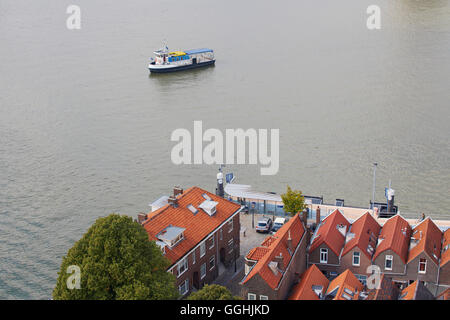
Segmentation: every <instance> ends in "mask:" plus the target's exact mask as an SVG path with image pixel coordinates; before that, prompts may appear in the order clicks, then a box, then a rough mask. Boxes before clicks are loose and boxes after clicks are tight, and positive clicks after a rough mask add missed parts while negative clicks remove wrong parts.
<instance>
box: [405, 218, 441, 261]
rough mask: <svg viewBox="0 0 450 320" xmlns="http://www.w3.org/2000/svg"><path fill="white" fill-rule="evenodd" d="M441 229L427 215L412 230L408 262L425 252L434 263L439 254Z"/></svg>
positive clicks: (437, 259)
mask: <svg viewBox="0 0 450 320" xmlns="http://www.w3.org/2000/svg"><path fill="white" fill-rule="evenodd" d="M441 241H442V231H441V230H440V229H439V228H438V226H436V224H435V223H434V222H433V220H431V219H430V218H429V217H428V218H426V219H425V220H423V221H422V222H421V223H419V224H418V225H417V226H415V227H414V229H413V230H412V235H411V243H410V249H409V256H408V263H409V262H411V261H412V260H414V259H415V258H416V257H417V256H418V255H419V254H421V253H422V252H425V253H426V254H427V255H428V256H429V257H430V258H431V259H432V260H433V261H434V263H435V264H436V265H439V259H440V256H441Z"/></svg>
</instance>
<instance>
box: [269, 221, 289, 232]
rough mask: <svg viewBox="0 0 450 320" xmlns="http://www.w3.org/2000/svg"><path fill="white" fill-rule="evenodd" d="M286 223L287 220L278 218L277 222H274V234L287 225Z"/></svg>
mask: <svg viewBox="0 0 450 320" xmlns="http://www.w3.org/2000/svg"><path fill="white" fill-rule="evenodd" d="M285 223H286V218H281V217H278V218H276V219H275V221H274V222H273V227H272V232H277V231H278V229H280V228H281V227H282V226H283V224H285Z"/></svg>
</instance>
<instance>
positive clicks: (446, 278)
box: [439, 262, 450, 286]
mask: <svg viewBox="0 0 450 320" xmlns="http://www.w3.org/2000/svg"><path fill="white" fill-rule="evenodd" d="M439 284H442V285H447V286H450V262H447V264H445V265H443V266H442V267H441V268H440V270H439Z"/></svg>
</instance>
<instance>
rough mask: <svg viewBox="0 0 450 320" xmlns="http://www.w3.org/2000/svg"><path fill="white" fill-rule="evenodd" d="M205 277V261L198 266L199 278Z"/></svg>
mask: <svg viewBox="0 0 450 320" xmlns="http://www.w3.org/2000/svg"><path fill="white" fill-rule="evenodd" d="M204 277H206V262H205V263H204V264H202V266H201V267H200V279H203V278H204Z"/></svg>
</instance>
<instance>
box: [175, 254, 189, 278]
mask: <svg viewBox="0 0 450 320" xmlns="http://www.w3.org/2000/svg"><path fill="white" fill-rule="evenodd" d="M177 268H178V277H179V276H181V275H182V274H183V273H185V272H186V270H187V269H188V259H187V257H186V258H184V259H183V260H181V261H180V262H179V263H178V266H177Z"/></svg>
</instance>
